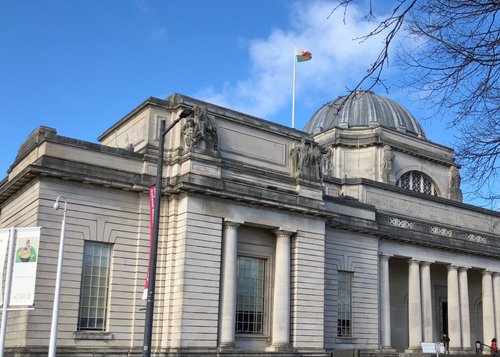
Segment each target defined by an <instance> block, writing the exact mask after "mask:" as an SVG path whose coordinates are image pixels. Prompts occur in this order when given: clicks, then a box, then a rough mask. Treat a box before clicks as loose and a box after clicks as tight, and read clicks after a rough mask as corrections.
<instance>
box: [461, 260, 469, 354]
mask: <svg viewBox="0 0 500 357" xmlns="http://www.w3.org/2000/svg"><path fill="white" fill-rule="evenodd" d="M458 282H459V285H460V321H461V322H462V349H463V350H464V351H471V350H472V346H471V339H470V311H469V281H468V278H467V268H458Z"/></svg>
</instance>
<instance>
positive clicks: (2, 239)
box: [0, 229, 10, 306]
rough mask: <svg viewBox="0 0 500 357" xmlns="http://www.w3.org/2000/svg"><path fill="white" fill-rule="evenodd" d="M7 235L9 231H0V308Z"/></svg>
mask: <svg viewBox="0 0 500 357" xmlns="http://www.w3.org/2000/svg"><path fill="white" fill-rule="evenodd" d="M9 234H10V230H9V229H0V306H1V305H3V286H2V280H3V279H1V277H2V276H3V267H4V266H5V257H6V255H7V246H8V242H9Z"/></svg>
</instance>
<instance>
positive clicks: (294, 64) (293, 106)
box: [292, 46, 297, 129]
mask: <svg viewBox="0 0 500 357" xmlns="http://www.w3.org/2000/svg"><path fill="white" fill-rule="evenodd" d="M296 52H297V50H296V48H295V46H293V84H292V129H294V128H295V66H296V65H297V59H296V58H295V53H296Z"/></svg>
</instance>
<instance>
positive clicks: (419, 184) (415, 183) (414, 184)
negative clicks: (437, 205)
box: [397, 171, 438, 196]
mask: <svg viewBox="0 0 500 357" xmlns="http://www.w3.org/2000/svg"><path fill="white" fill-rule="evenodd" d="M397 185H398V186H399V187H402V188H404V189H407V190H411V191H417V192H421V193H426V194H428V195H432V196H438V192H437V189H436V188H435V187H434V184H433V183H432V181H431V180H430V179H429V178H428V177H427V176H426V175H425V174H423V173H421V172H418V171H409V172H407V173H405V174H403V175H402V176H401V177H400V178H399V180H398V182H397Z"/></svg>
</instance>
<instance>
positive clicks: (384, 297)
mask: <svg viewBox="0 0 500 357" xmlns="http://www.w3.org/2000/svg"><path fill="white" fill-rule="evenodd" d="M389 258H390V256H388V255H383V254H381V255H380V344H381V345H382V348H383V349H391V291H390V284H389Z"/></svg>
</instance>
